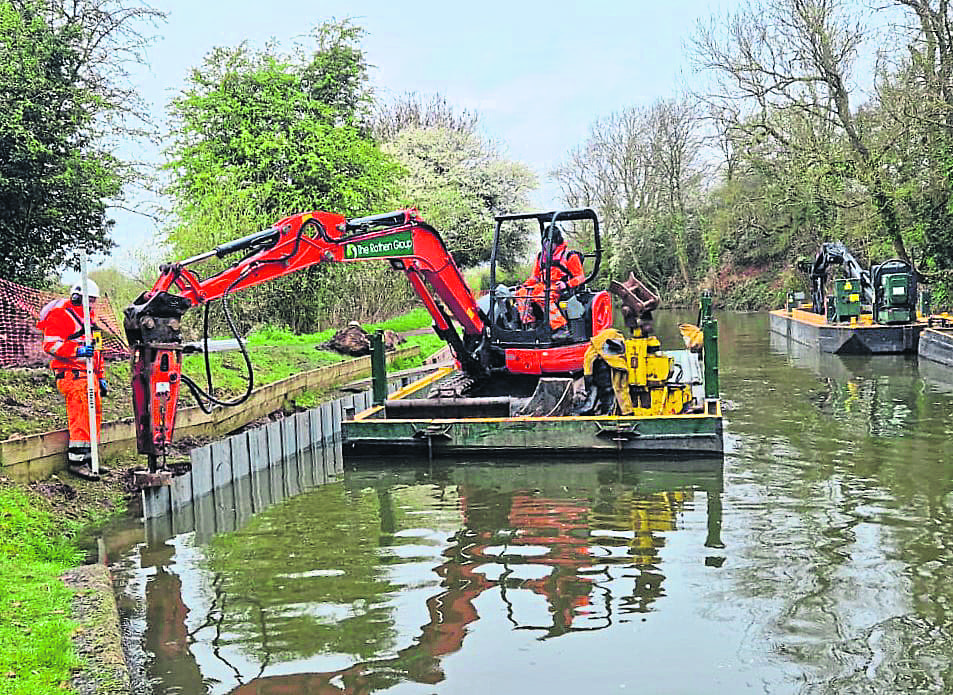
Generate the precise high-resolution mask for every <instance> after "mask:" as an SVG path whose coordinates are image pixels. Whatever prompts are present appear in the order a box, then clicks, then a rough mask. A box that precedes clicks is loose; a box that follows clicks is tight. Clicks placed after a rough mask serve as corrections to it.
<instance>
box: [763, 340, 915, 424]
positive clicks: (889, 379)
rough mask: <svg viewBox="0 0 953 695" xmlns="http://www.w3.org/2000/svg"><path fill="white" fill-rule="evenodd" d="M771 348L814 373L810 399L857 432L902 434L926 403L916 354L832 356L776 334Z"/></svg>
mask: <svg viewBox="0 0 953 695" xmlns="http://www.w3.org/2000/svg"><path fill="white" fill-rule="evenodd" d="M770 347H771V351H772V352H773V353H775V354H778V355H781V356H783V357H786V358H787V360H788V362H789V364H790V365H791V366H792V367H794V368H797V369H802V370H807V371H810V372H812V373H813V374H814V375H815V376H816V378H817V381H818V385H819V388H818V389H816V390H815V392H814V393H812V394H811V396H810V401H811V402H812V403H813V404H814V405H815V406H816V407H817V408H818V410H820V412H822V413H824V414H825V415H828V416H830V417H832V418H835V419H836V420H837V421H838V422H839V423H841V424H843V425H845V426H847V427H849V428H852V430H853V431H854V432H855V434H860V433H861V432H863V433H865V434H869V435H873V436H878V437H901V436H904V435H905V434H909V432H910V431H911V430H913V429H915V428H916V426H917V423H918V421H919V416H920V414H921V410H922V408H923V407H924V403H923V400H922V399H921V397H920V396H921V394H922V391H923V389H922V385H921V382H920V380H919V378H918V373H917V359H916V355H833V354H831V353H827V352H821V351H820V350H818V349H816V348H812V347H808V346H806V345H802V344H801V343H798V342H796V341H794V340H790V339H788V338H786V337H784V336H781V335H778V334H777V333H770Z"/></svg>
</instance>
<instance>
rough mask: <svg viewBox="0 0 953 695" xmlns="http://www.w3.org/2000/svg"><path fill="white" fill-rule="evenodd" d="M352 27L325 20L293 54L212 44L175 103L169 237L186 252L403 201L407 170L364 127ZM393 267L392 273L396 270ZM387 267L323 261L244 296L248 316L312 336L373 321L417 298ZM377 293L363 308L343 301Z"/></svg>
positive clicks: (362, 71) (359, 60)
mask: <svg viewBox="0 0 953 695" xmlns="http://www.w3.org/2000/svg"><path fill="white" fill-rule="evenodd" d="M360 35H361V32H360V30H359V29H357V28H355V27H353V26H351V25H350V24H349V23H347V22H341V23H329V24H325V25H322V26H321V27H319V28H318V29H316V30H315V32H314V33H313V36H312V38H313V40H314V41H313V45H311V46H310V48H308V47H301V48H299V49H298V50H297V51H296V52H295V53H294V54H292V55H281V54H280V53H278V52H277V50H276V49H275V47H274V46H267V47H266V48H265V49H264V50H261V51H257V50H253V49H252V48H250V47H249V46H248V45H247V44H241V45H239V46H237V47H234V48H218V49H216V50H214V51H212V52H211V53H210V54H209V55H208V56H207V57H206V59H205V61H204V63H203V65H202V66H201V67H199V68H196V69H195V70H193V71H192V74H191V76H190V78H189V82H188V86H187V88H186V89H185V90H184V91H183V93H182V94H181V95H180V96H179V97H178V98H176V99H175V100H174V101H173V104H172V116H173V131H172V134H171V142H172V144H171V146H170V147H169V149H168V155H169V164H168V168H169V170H170V171H171V172H172V184H171V186H170V192H171V193H172V195H173V198H174V200H175V212H176V216H177V219H176V222H175V224H174V225H173V226H172V228H171V229H170V230H169V235H168V239H169V241H170V242H171V244H172V246H173V248H174V251H175V253H176V255H178V256H180V257H181V256H187V255H191V254H193V253H196V252H199V251H204V250H207V249H210V248H213V247H214V246H215V245H217V244H219V243H221V242H223V241H227V240H229V239H234V238H236V237H239V236H242V235H244V234H248V233H250V232H252V231H256V230H258V229H263V228H265V227H267V226H270V225H271V224H272V223H274V222H275V221H276V220H278V219H281V218H282V217H284V216H287V215H289V214H293V213H295V212H300V211H304V210H331V211H334V212H339V213H342V214H345V215H348V216H360V215H366V214H372V213H375V212H380V211H382V210H381V209H382V208H384V207H386V206H388V205H390V204H392V203H391V202H390V201H391V200H392V194H393V191H394V190H395V181H396V178H397V175H398V171H399V167H398V165H397V164H396V163H395V162H394V161H393V160H392V159H391V158H390V157H388V156H387V155H385V154H384V153H383V152H382V151H381V149H380V148H379V147H378V145H377V144H376V143H375V142H374V141H373V140H371V139H370V138H369V136H368V135H367V134H366V128H364V127H362V126H361V121H360V116H361V114H362V109H363V108H364V105H365V104H366V103H367V98H368V92H367V88H366V66H365V63H364V57H363V53H362V52H361V51H360V49H359V46H358V45H357V41H358V39H359V38H360ZM388 273H390V275H388ZM391 275H396V274H395V273H393V272H392V271H390V270H389V269H388V268H387V266H386V265H384V264H381V265H380V266H379V267H375V266H372V265H370V264H354V265H350V266H348V267H342V266H331V265H328V266H323V265H322V266H316V267H313V268H311V269H309V270H306V271H302V272H300V273H297V274H295V275H293V276H289V277H287V278H285V279H282V280H280V281H276V282H273V283H269V284H267V285H264V286H262V287H261V289H260V290H258V291H255V292H251V293H248V297H247V298H242V299H241V300H240V303H241V306H243V307H244V310H245V313H244V315H245V317H246V323H250V322H253V321H265V322H275V321H279V322H285V323H287V324H288V325H289V326H291V327H292V328H293V329H294V330H298V331H311V330H315V329H317V328H319V327H322V325H324V324H325V323H327V322H328V321H331V320H332V319H333V318H334V317H333V316H332V310H333V309H334V308H335V307H337V308H338V309H340V307H342V306H344V307H347V310H350V311H354V312H355V313H354V314H352V315H351V316H350V318H358V319H364V318H374V316H373V314H375V313H378V315H379V313H380V312H379V311H377V310H379V309H380V307H375V305H374V302H373V301H372V300H371V298H372V297H374V296H379V293H378V290H380V289H383V290H384V291H385V292H386V297H385V299H386V300H387V307H388V310H390V311H397V310H401V309H403V308H405V307H406V305H407V303H408V301H409V299H410V297H409V293H408V292H406V291H404V290H403V289H402V288H403V284H400V285H397V281H399V280H402V278H397V279H396V280H395V279H393V278H391ZM363 297H368V298H369V302H368V303H366V304H359V303H358V302H357V301H356V300H355V301H350V302H349V301H344V300H347V299H348V298H363Z"/></svg>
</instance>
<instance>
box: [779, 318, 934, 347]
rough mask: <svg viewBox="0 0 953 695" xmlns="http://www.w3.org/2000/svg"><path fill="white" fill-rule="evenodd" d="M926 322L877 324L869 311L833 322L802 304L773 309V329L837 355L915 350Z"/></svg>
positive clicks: (799, 341) (794, 339) (780, 333)
mask: <svg viewBox="0 0 953 695" xmlns="http://www.w3.org/2000/svg"><path fill="white" fill-rule="evenodd" d="M926 326H927V322H926V321H913V322H911V323H903V324H894V325H885V324H876V323H873V322H872V321H871V319H870V315H869V314H863V315H861V316H859V317H858V318H857V320H855V321H843V322H838V323H831V322H828V320H827V318H826V317H825V316H824V315H823V314H816V313H814V312H813V311H808V310H805V309H800V308H792V309H776V310H775V311H772V312H770V329H771V331H772V332H773V333H777V334H779V335H782V336H785V337H787V338H790V339H791V340H793V341H795V342H798V343H801V344H802V345H807V346H810V347H813V348H817V349H819V350H820V351H821V352H830V353H833V354H835V355H880V354H897V353H915V352H917V347H918V345H919V342H920V334H921V333H922V332H923V329H924V328H926Z"/></svg>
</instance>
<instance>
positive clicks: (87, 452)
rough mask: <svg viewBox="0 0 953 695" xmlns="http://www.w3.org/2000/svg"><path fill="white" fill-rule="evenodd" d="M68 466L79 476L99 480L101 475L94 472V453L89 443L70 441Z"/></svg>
mask: <svg viewBox="0 0 953 695" xmlns="http://www.w3.org/2000/svg"><path fill="white" fill-rule="evenodd" d="M66 468H67V470H68V471H69V472H70V473H72V474H73V475H75V476H76V477H77V478H82V479H83V480H99V475H98V474H96V473H93V453H92V450H91V449H90V446H89V444H74V443H73V442H70V445H69V448H68V449H67V450H66Z"/></svg>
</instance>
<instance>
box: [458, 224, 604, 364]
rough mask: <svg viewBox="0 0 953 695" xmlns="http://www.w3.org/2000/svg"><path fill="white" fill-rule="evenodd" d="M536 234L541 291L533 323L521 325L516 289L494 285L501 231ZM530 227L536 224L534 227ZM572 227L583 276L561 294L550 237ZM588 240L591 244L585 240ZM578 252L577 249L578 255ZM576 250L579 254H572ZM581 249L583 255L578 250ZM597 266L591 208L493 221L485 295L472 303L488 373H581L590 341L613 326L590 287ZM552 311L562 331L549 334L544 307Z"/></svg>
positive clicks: (597, 238)
mask: <svg viewBox="0 0 953 695" xmlns="http://www.w3.org/2000/svg"><path fill="white" fill-rule="evenodd" d="M527 222H529V223H530V227H534V226H535V227H536V228H537V229H538V232H539V234H538V238H539V239H540V240H541V246H542V253H543V258H542V263H541V269H542V278H541V280H542V282H541V283H540V284H541V285H542V291H541V292H540V293H539V294H540V296H538V297H537V296H535V295H534V297H533V299H534V300H535V301H533V307H534V308H533V311H535V312H536V316H535V318H536V319H537V320H535V321H532V322H529V323H527V322H524V321H522V320H521V317H520V315H519V311H518V310H517V297H516V295H517V291H518V287H507V286H505V285H502V284H499V285H498V284H497V280H496V272H497V259H498V257H499V248H500V239H501V236H502V235H501V230H502V229H503V226H504V225H511V224H525V223H527ZM532 222H535V223H536V224H535V225H533V224H532ZM570 225H571V226H572V230H573V231H572V234H573V243H571V244H570V246H573V247H576V249H574V250H571V251H570V252H569V253H572V254H579V255H580V256H581V260H582V263H583V269H584V271H585V279H584V280H583V282H582V283H581V284H580V285H578V286H576V287H572V288H566V289H564V290H560V289H559V288H558V287H557V286H556V283H555V281H554V278H553V276H552V271H551V268H552V262H551V259H549V258H547V257H546V253H547V251H548V252H549V253H551V249H552V246H553V245H552V243H551V241H552V235H553V233H554V231H555V230H556V229H559V228H560V227H562V228H567V227H569V226H570ZM589 234H591V240H590V238H589ZM578 247H582V248H581V249H579V248H578ZM577 249H578V250H577ZM583 249H584V250H583ZM601 262H602V239H601V237H600V234H599V218H598V217H597V216H596V213H595V211H594V210H592V209H591V208H579V209H571V210H560V211H549V212H530V213H518V214H511V215H498V216H497V217H496V229H495V231H494V235H493V249H492V251H491V255H490V287H491V289H490V291H489V293H488V294H486V295H484V296H483V297H481V298H480V300H479V301H478V302H477V305H478V306H479V308H480V311H481V313H482V318H483V319H484V322H485V325H486V331H487V342H488V347H489V350H490V362H491V363H490V365H489V366H490V368H491V370H492V369H503V370H505V371H508V372H510V373H523V374H543V373H560V372H563V373H565V372H572V371H576V370H578V369H579V368H580V366H581V364H582V359H581V358H582V354H583V353H584V352H585V349H586V347H588V344H589V340H590V339H591V338H592V337H593V336H594V335H596V334H598V333H599V332H600V331H601V330H603V329H605V328H608V327H610V326H611V325H612V303H611V301H610V299H609V295H608V293H607V292H605V291H595V290H593V289H592V288H591V287H590V283H591V282H592V281H593V280H594V279H595V278H596V277H597V276H598V274H599V267H600V265H601ZM551 301H555V305H556V308H557V310H558V311H559V312H561V314H562V316H563V317H564V318H565V319H566V326H565V328H564V329H561V330H560V331H558V332H557V331H554V330H553V328H552V325H551V323H550V321H548V320H546V315H547V314H548V312H547V311H546V310H545V309H543V308H542V307H548V306H549V305H550V302H551Z"/></svg>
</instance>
